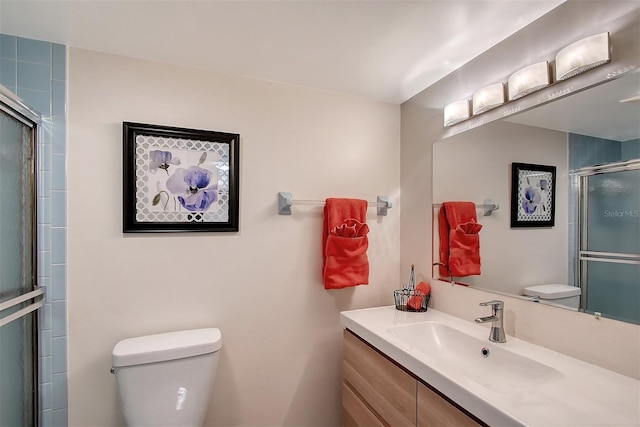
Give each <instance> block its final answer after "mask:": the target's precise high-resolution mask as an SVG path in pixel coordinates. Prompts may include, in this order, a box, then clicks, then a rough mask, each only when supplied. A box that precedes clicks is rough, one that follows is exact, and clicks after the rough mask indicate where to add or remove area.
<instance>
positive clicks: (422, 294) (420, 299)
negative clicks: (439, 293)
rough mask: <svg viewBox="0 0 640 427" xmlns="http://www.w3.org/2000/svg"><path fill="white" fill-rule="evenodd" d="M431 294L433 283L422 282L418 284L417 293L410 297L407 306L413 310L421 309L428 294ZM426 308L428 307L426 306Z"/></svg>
mask: <svg viewBox="0 0 640 427" xmlns="http://www.w3.org/2000/svg"><path fill="white" fill-rule="evenodd" d="M430 294H431V285H430V284H428V283H427V282H420V283H418V286H416V290H415V293H414V294H413V295H412V296H410V297H409V300H408V301H407V307H409V308H410V309H412V310H420V309H421V308H423V307H422V305H423V304H424V303H425V301H424V300H425V298H426V297H427V295H430ZM424 308H426V307H424Z"/></svg>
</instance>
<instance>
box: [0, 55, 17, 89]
mask: <svg viewBox="0 0 640 427" xmlns="http://www.w3.org/2000/svg"><path fill="white" fill-rule="evenodd" d="M17 76H18V62H17V61H16V60H14V59H6V58H2V59H0V84H1V85H3V86H4V87H7V88H9V87H17V86H18V80H17Z"/></svg>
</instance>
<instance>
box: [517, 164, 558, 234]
mask: <svg viewBox="0 0 640 427" xmlns="http://www.w3.org/2000/svg"><path fill="white" fill-rule="evenodd" d="M555 199H556V167H555V166H544V165H532V164H528V163H512V164H511V227H552V226H553V225H554V217H555Z"/></svg>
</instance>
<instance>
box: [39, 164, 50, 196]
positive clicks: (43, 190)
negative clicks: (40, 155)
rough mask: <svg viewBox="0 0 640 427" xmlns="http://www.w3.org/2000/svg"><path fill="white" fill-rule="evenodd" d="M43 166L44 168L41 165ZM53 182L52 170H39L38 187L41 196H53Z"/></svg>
mask: <svg viewBox="0 0 640 427" xmlns="http://www.w3.org/2000/svg"><path fill="white" fill-rule="evenodd" d="M41 166H42V167H44V165H41ZM49 169H50V168H49ZM51 181H52V172H51V170H43V169H39V172H38V185H39V186H40V187H39V189H38V190H39V191H40V194H51Z"/></svg>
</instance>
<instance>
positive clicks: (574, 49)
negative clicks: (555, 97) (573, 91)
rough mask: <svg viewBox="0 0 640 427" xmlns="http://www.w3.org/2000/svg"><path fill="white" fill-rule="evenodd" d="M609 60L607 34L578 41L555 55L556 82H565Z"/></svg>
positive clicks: (609, 52) (609, 51) (609, 50)
mask: <svg viewBox="0 0 640 427" xmlns="http://www.w3.org/2000/svg"><path fill="white" fill-rule="evenodd" d="M610 60H611V49H610V44H609V33H608V32H607V33H601V34H596V35H593V36H590V37H586V38H584V39H582V40H578V41H577V42H575V43H572V44H570V45H569V46H567V47H565V48H564V49H562V50H561V51H560V52H558V54H557V55H556V80H558V81H559V80H565V79H568V78H570V77H573V76H576V75H578V74H580V73H584V72H585V71H587V70H590V69H592V68H595V67H597V66H599V65H602V64H606V63H607V62H609V61H610Z"/></svg>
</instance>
